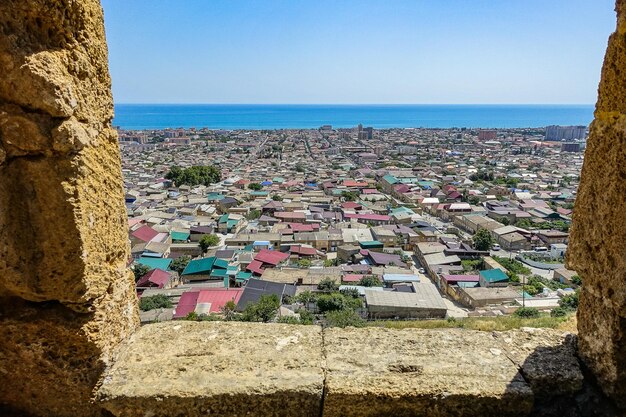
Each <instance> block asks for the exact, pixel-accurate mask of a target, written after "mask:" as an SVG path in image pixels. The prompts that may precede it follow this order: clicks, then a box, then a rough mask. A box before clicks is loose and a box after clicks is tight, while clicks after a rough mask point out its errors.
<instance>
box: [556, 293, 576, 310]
mask: <svg viewBox="0 0 626 417" xmlns="http://www.w3.org/2000/svg"><path fill="white" fill-rule="evenodd" d="M578 293H579V291H578V290H576V292H575V293H574V294H572V295H566V296H565V297H563V298H561V299H560V300H559V306H561V307H563V308H564V309H566V310H568V311H574V310H576V309H577V308H578Z"/></svg>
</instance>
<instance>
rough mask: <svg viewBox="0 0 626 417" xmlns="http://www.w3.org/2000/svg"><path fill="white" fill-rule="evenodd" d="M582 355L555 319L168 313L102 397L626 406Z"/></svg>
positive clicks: (374, 409) (167, 408)
mask: <svg viewBox="0 0 626 417" xmlns="http://www.w3.org/2000/svg"><path fill="white" fill-rule="evenodd" d="M252 352H253V353H252ZM575 355H576V349H575V337H574V336H573V335H571V334H567V333H565V334H564V333H562V332H560V331H557V330H548V329H529V328H524V329H521V330H514V331H509V332H493V333H490V332H479V331H470V330H460V329H456V330H454V329H440V330H423V329H406V330H396V329H381V328H361V329H354V328H348V329H325V330H321V329H320V328H319V327H317V326H289V325H277V324H273V325H264V324H261V323H237V322H222V323H220V322H200V323H198V322H186V321H183V322H169V323H161V324H156V325H148V326H145V327H143V328H142V329H141V330H140V331H139V332H138V333H137V334H135V335H134V336H133V337H132V338H131V339H130V340H129V341H128V342H127V343H125V344H123V345H122V348H121V353H120V356H119V358H118V360H117V361H116V362H115V364H114V365H113V366H112V367H111V368H110V369H109V370H107V372H106V374H105V378H104V383H103V385H102V387H101V388H100V389H99V392H98V400H99V401H100V402H101V403H102V405H103V406H104V407H105V408H106V409H107V410H108V411H110V412H111V413H113V414H114V415H116V416H168V415H185V416H196V415H207V414H208V415H214V414H215V415H227V416H230V415H238V416H241V415H261V416H262V415H285V416H300V415H316V416H319V415H320V411H321V415H322V416H325V417H326V416H428V417H430V416H434V417H439V416H441V417H443V416H529V417H585V416H590V415H595V416H603V417H606V416H611V417H613V416H617V415H619V414H616V413H614V410H613V409H612V408H611V407H610V404H607V401H606V398H605V397H602V395H598V394H599V393H598V392H597V390H595V389H594V388H593V387H590V386H589V385H588V384H583V379H582V373H581V369H580V366H579V364H578V360H577V359H576V356H575ZM322 386H323V389H322ZM322 393H324V394H323V395H322ZM277 404H280V405H278V406H277Z"/></svg>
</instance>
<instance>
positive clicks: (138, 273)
mask: <svg viewBox="0 0 626 417" xmlns="http://www.w3.org/2000/svg"><path fill="white" fill-rule="evenodd" d="M148 272H150V268H149V267H147V266H146V265H144V264H136V265H135V267H134V268H133V274H135V282H137V281H139V278H141V277H143V276H144V275H146V274H147V273H148Z"/></svg>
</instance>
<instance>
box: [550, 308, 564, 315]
mask: <svg viewBox="0 0 626 417" xmlns="http://www.w3.org/2000/svg"><path fill="white" fill-rule="evenodd" d="M565 316H567V310H566V309H564V308H563V307H557V308H555V309H554V310H552V311H551V312H550V317H565Z"/></svg>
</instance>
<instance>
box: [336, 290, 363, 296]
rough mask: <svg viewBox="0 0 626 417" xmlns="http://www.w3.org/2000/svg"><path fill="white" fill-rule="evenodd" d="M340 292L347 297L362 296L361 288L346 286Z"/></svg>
mask: <svg viewBox="0 0 626 417" xmlns="http://www.w3.org/2000/svg"><path fill="white" fill-rule="evenodd" d="M339 292H340V293H341V294H342V295H345V296H346V297H352V298H359V297H360V294H359V290H357V289H356V288H344V289H343V290H339Z"/></svg>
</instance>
